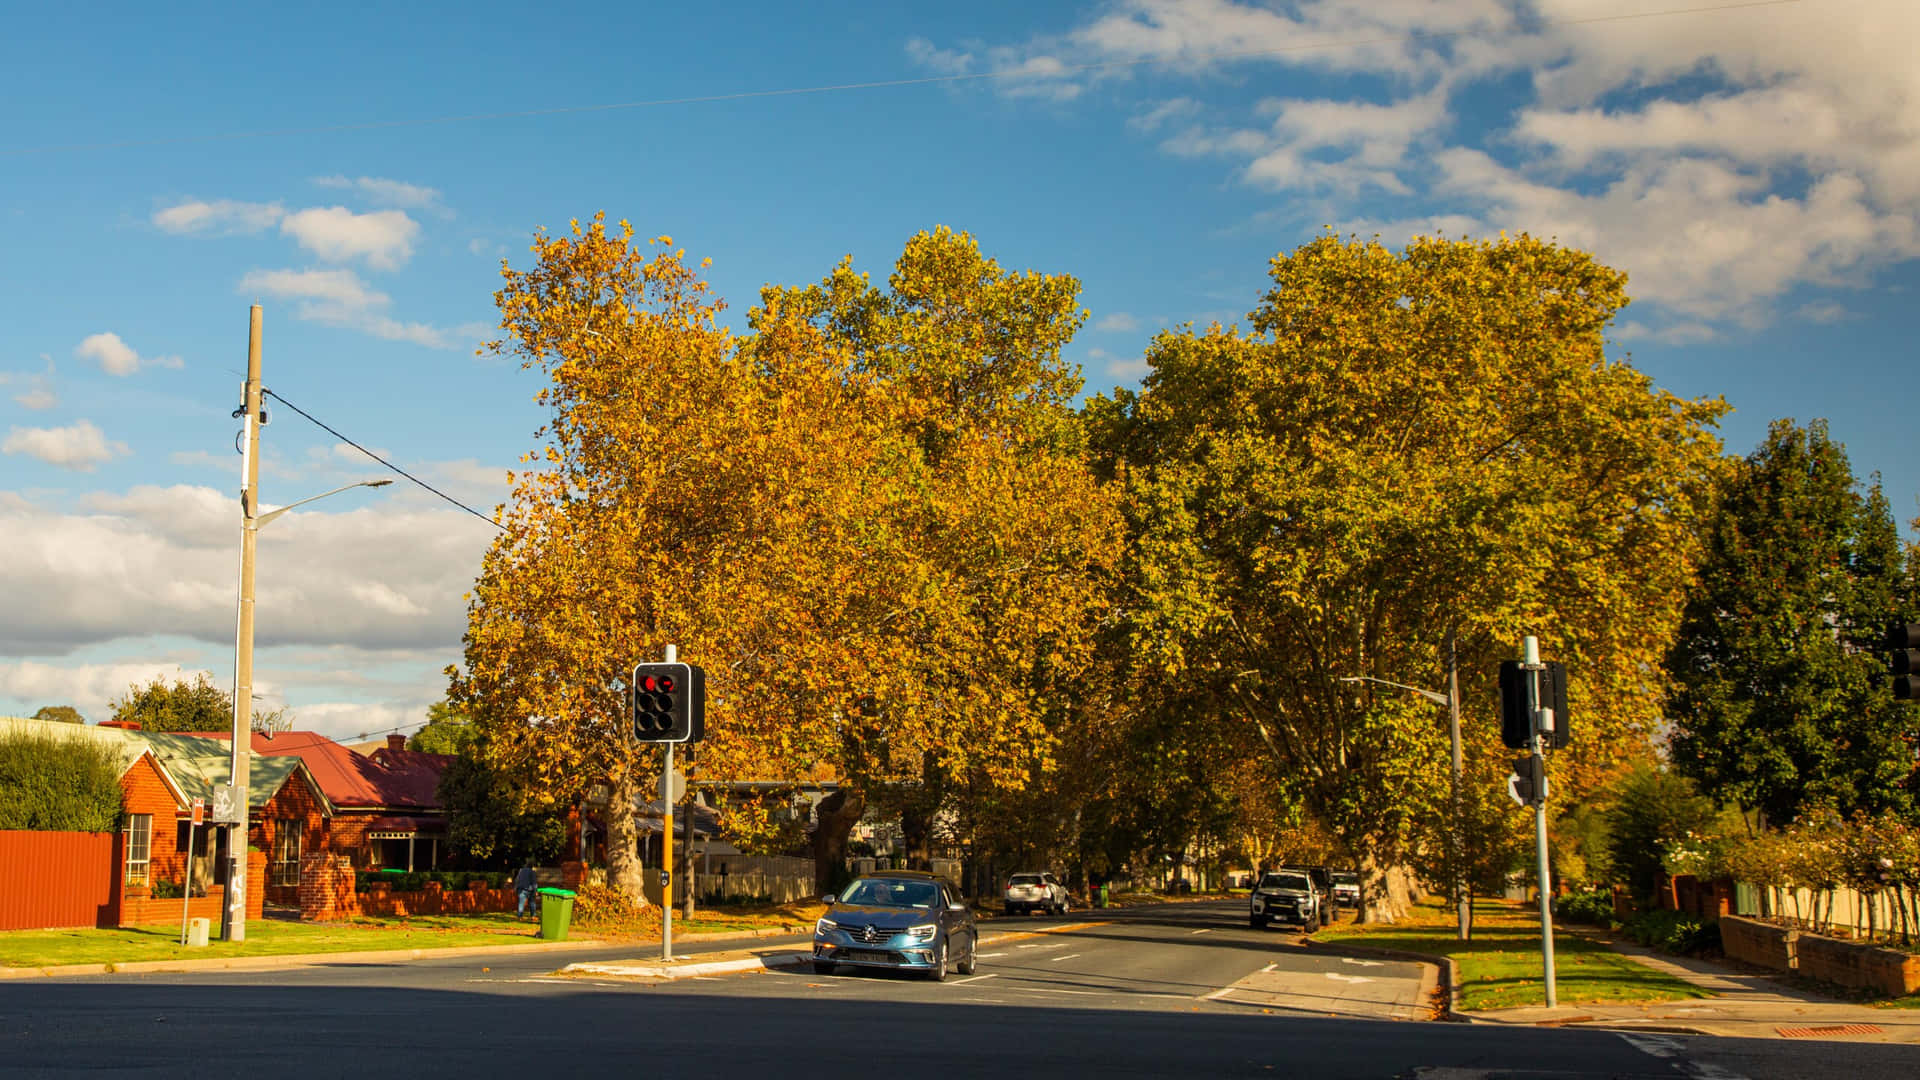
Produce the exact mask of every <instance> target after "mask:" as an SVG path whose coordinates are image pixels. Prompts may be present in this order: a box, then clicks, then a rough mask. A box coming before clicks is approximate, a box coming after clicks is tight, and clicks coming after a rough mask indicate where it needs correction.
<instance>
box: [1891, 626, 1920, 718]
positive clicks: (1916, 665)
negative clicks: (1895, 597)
mask: <svg viewBox="0 0 1920 1080" xmlns="http://www.w3.org/2000/svg"><path fill="white" fill-rule="evenodd" d="M1887 648H1888V650H1890V651H1889V652H1888V654H1887V674H1888V675H1890V676H1892V677H1893V696H1894V697H1896V698H1899V699H1900V700H1901V701H1914V700H1920V623H1910V622H1896V623H1894V624H1893V625H1892V626H1890V627H1888V628H1887Z"/></svg>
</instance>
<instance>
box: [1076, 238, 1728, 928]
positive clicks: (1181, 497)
mask: <svg viewBox="0 0 1920 1080" xmlns="http://www.w3.org/2000/svg"><path fill="white" fill-rule="evenodd" d="M1270 274H1271V278H1272V282H1273V288H1272V289H1271V290H1270V291H1269V292H1268V293H1267V294H1266V295H1265V296H1264V297H1263V298H1262V301H1261V303H1260V306H1259V307H1258V308H1257V309H1256V310H1255V311H1253V312H1252V314H1251V315H1250V321H1251V324H1252V326H1251V330H1241V329H1237V328H1223V327H1220V326H1217V325H1216V326H1213V327H1211V328H1208V329H1204V330H1198V329H1194V328H1191V327H1189V328H1185V329H1180V330H1175V331H1170V332H1166V333H1163V334H1161V335H1160V336H1159V337H1157V338H1156V339H1155V340H1154V342H1153V344H1152V345H1151V347H1150V348H1149V350H1148V354H1147V359H1148V361H1149V364H1150V367H1151V371H1150V373H1149V374H1148V375H1147V377H1146V379H1145V380H1144V383H1143V386H1142V389H1141V390H1140V391H1139V392H1137V393H1135V392H1130V391H1126V390H1116V391H1115V392H1114V393H1113V394H1112V395H1111V396H1108V397H1100V398H1096V399H1094V400H1092V401H1090V402H1089V404H1088V407H1087V413H1088V416H1089V419H1090V421H1091V423H1092V425H1093V427H1094V429H1095V431H1096V433H1097V434H1096V436H1095V444H1096V446H1097V447H1099V449H1100V451H1101V453H1102V454H1103V456H1104V461H1105V466H1104V467H1105V469H1106V470H1107V474H1108V475H1110V476H1111V477H1112V479H1113V481H1114V483H1116V484H1117V485H1119V486H1120V487H1121V488H1122V489H1123V490H1124V491H1125V492H1126V496H1127V502H1128V508H1127V512H1128V515H1129V520H1130V525H1131V531H1132V536H1133V543H1132V557H1131V565H1130V570H1129V578H1130V597H1129V604H1128V610H1129V615H1130V618H1129V631H1130V634H1131V641H1132V654H1133V656H1134V664H1135V666H1136V669H1137V671H1138V672H1139V673H1140V678H1139V679H1137V680H1136V684H1137V685H1142V686H1154V685H1160V684H1168V683H1171V684H1177V685H1179V686H1180V687H1181V688H1182V691H1181V692H1182V693H1183V694H1198V695H1201V696H1203V697H1204V698H1205V699H1206V700H1207V701H1208V702H1209V704H1210V707H1209V708H1207V709H1205V710H1199V711H1196V712H1194V713H1193V714H1192V718H1193V719H1192V722H1194V723H1196V724H1198V723H1225V724H1229V725H1236V726H1239V727H1241V728H1243V729H1245V730H1246V731H1248V732H1249V733H1250V734H1251V736H1252V737H1253V738H1254V739H1255V740H1256V741H1257V743H1258V745H1260V746H1262V747H1263V748H1264V752H1266V753H1268V754H1270V755H1271V756H1272V757H1273V758H1274V759H1275V760H1276V762H1277V764H1278V767H1279V768H1281V769H1283V770H1285V771H1286V772H1288V773H1289V774H1290V775H1293V776H1297V777H1298V778H1299V779H1300V782H1301V783H1302V785H1303V790H1304V798H1305V804H1306V807H1307V809H1308V812H1309V813H1311V814H1312V815H1313V816H1314V817H1316V818H1317V819H1319V820H1321V821H1324V822H1325V823H1326V824H1327V826H1328V827H1329V828H1330V829H1332V830H1333V832H1334V833H1335V835H1336V837H1337V838H1338V839H1339V841H1340V842H1341V844H1342V846H1343V847H1345V848H1346V849H1347V850H1348V851H1350V852H1353V853H1355V854H1356V855H1357V856H1358V857H1359V858H1360V860H1361V861H1362V868H1363V870H1364V871H1365V872H1366V876H1367V879H1368V896H1369V901H1370V906H1369V907H1368V909H1367V911H1366V915H1365V917H1367V918H1393V917H1395V916H1396V915H1397V913H1398V910H1399V908H1400V907H1401V906H1402V905H1403V904H1404V902H1405V900H1406V897H1407V892H1406V886H1407V875H1406V874H1405V873H1404V870H1403V869H1402V868H1404V866H1405V865H1406V864H1407V863H1408V861H1409V854H1410V850H1411V847H1412V845H1413V844H1415V843H1416V842H1417V833H1418V831H1419V827H1420V824H1421V822H1423V821H1433V820H1445V817H1446V815H1447V813H1448V808H1447V800H1446V792H1447V779H1446V766H1445V762H1446V761H1447V757H1448V753H1447V737H1446V733H1445V727H1444V723H1445V720H1444V717H1443V716H1439V715H1437V714H1436V711H1435V710H1434V709H1433V708H1432V707H1431V706H1430V705H1427V704H1425V703H1422V702H1420V701H1418V700H1417V699H1414V700H1410V698H1411V695H1407V694H1405V693H1403V692H1400V691H1390V690H1385V689H1380V688H1377V687H1375V686H1374V684H1370V683H1369V684H1352V683H1343V682H1341V681H1339V680H1340V679H1341V678H1342V677H1345V676H1353V675H1371V676H1375V677H1379V678H1387V679H1392V680H1394V681H1399V682H1407V683H1415V684H1419V683H1424V684H1426V685H1429V686H1432V685H1439V683H1440V681H1441V679H1442V678H1443V671H1442V666H1441V660H1440V658H1441V656H1442V655H1443V653H1442V645H1443V642H1444V640H1445V637H1446V635H1447V633H1448V632H1449V631H1450V630H1451V631H1452V632H1454V633H1455V634H1457V635H1458V639H1459V642H1460V662H1461V670H1462V672H1463V675H1464V677H1463V680H1462V682H1463V685H1462V692H1463V696H1464V700H1465V701H1466V702H1467V709H1466V724H1465V728H1466V738H1467V740H1468V746H1469V748H1470V753H1472V754H1474V755H1492V754H1497V753H1499V750H1498V748H1497V746H1496V740H1495V738H1494V735H1493V729H1494V728H1495V727H1496V726H1497V725H1496V723H1495V709H1496V707H1495V702H1496V700H1497V692H1496V690H1495V688H1494V685H1493V682H1492V674H1493V671H1494V667H1495V664H1496V662H1497V661H1498V660H1499V659H1502V658H1506V657H1510V656H1512V655H1513V654H1514V651H1515V649H1516V647H1517V643H1518V641H1519V640H1520V638H1521V637H1522V636H1524V635H1527V634H1533V635H1535V636H1538V637H1539V638H1540V639H1541V641H1542V643H1543V649H1544V650H1545V653H1546V655H1547V656H1548V657H1550V658H1553V659H1558V660H1562V661H1564V662H1566V664H1567V666H1568V670H1569V672H1570V673H1571V677H1572V683H1573V685H1572V693H1571V695H1570V696H1571V701H1570V708H1571V709H1572V710H1573V712H1574V715H1575V716H1576V717H1578V721H1577V723H1576V726H1575V727H1574V731H1575V739H1574V745H1573V746H1572V747H1571V748H1570V750H1569V751H1565V752H1562V753H1561V754H1560V755H1556V760H1555V762H1554V773H1555V775H1554V782H1555V785H1556V790H1558V791H1560V792H1562V793H1563V794H1564V795H1568V796H1574V797H1577V796H1578V794H1579V793H1580V792H1581V791H1582V790H1583V789H1584V788H1585V787H1587V786H1590V785H1591V784H1592V783H1594V782H1596V778H1597V777H1598V776H1601V775H1604V774H1606V773H1607V772H1608V771H1609V770H1612V769H1615V768H1617V767H1618V764H1619V762H1620V761H1621V760H1623V759H1625V758H1629V757H1631V756H1633V755H1634V754H1636V753H1642V752H1643V751H1640V750H1637V749H1636V747H1639V746H1643V745H1644V735H1645V733H1646V732H1647V731H1648V730H1649V729H1650V727H1651V726H1652V725H1653V723H1654V722H1655V720H1656V718H1657V717H1658V715H1659V701H1658V697H1657V687H1654V686H1652V685H1650V680H1648V679H1647V678H1646V676H1645V672H1646V670H1648V668H1650V667H1652V666H1653V665H1655V664H1657V662H1658V659H1659V657H1660V655H1661V653H1662V652H1663V650H1664V647H1665V643H1666V642H1667V641H1668V640H1669V639H1670V637H1671V635H1672V632H1673V628H1674V626H1675V624H1676V622H1677V620H1678V615H1679V610H1678V609H1679V600H1678V598H1679V597H1680V596H1682V595H1683V594H1684V591H1685V585H1686V583H1687V582H1688V580H1689V578H1690V575H1691V573H1692V568H1693V559H1694V555H1695V551H1696V549H1697V540H1696V532H1695V526H1696V523H1697V520H1698V519H1699V517H1700V515H1701V514H1703V513H1704V511H1705V509H1706V507H1707V504H1708V497H1709V494H1710V485H1709V482H1708V481H1709V479H1710V477H1711V475H1712V473H1713V471H1714V469H1715V468H1716V467H1717V465H1716V463H1717V461H1718V445H1717V442H1716V440H1715V438H1714V437H1713V434H1712V432H1711V428H1712V425H1713V424H1714V423H1715V421H1716V419H1717V417H1718V416H1719V415H1720V413H1721V411H1722V409H1723V406H1722V405H1721V404H1720V403H1719V402H1718V401H1704V400H1703V401H1685V400H1681V399H1678V398H1675V397H1674V396H1673V395H1671V394H1668V393H1665V392H1663V391H1660V390H1658V389H1657V388H1655V387H1654V386H1653V385H1652V383H1651V381H1650V380H1649V379H1648V378H1647V377H1646V376H1645V375H1643V374H1641V373H1640V372H1639V371H1637V370H1635V369H1634V368H1633V367H1632V366H1630V365H1629V364H1627V363H1626V362H1624V361H1622V360H1619V359H1615V358H1610V357H1608V356H1607V355H1606V354H1605V351H1604V348H1603V333H1604V330H1605V327H1606V326H1607V324H1608V322H1609V321H1610V320H1611V319H1612V318H1613V316H1614V314H1615V313H1616V312H1617V311H1618V310H1619V309H1620V308H1621V307H1622V306H1623V305H1624V304H1625V303H1626V302H1627V298H1626V294H1625V277H1624V275H1622V274H1620V273H1619V272H1617V271H1614V270H1611V269H1609V268H1607V267H1605V266H1602V265H1601V264H1599V263H1598V262H1596V261H1595V260H1594V259H1593V258H1592V257H1591V256H1589V255H1587V254H1586V253H1584V252H1580V251H1576V250H1573V249H1569V248H1564V247H1560V246H1557V245H1555V244H1551V243H1546V242H1542V241H1539V240H1536V239H1533V238H1531V237H1527V236H1521V237H1518V238H1502V239H1500V240H1499V241H1497V242H1471V241H1466V240H1461V241H1449V240H1444V239H1416V240H1414V241H1413V242H1412V243H1410V244H1409V245H1408V246H1407V247H1406V248H1405V250H1403V251H1400V252H1394V251H1391V250H1389V249H1387V248H1385V247H1383V246H1382V245H1380V244H1378V243H1375V242H1362V241H1358V240H1355V241H1342V240H1340V239H1339V238H1336V237H1333V236H1323V237H1321V238H1319V239H1317V240H1315V241H1313V242H1311V243H1309V244H1307V245H1305V246H1303V247H1301V248H1300V249H1299V250H1297V251H1294V252H1292V253H1287V254H1282V255H1280V256H1278V257H1276V258H1275V259H1274V260H1273V262H1272V266H1271V271H1270ZM1160 676H1165V677H1164V678H1160Z"/></svg>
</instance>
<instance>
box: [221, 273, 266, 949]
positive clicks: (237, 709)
mask: <svg viewBox="0 0 1920 1080" xmlns="http://www.w3.org/2000/svg"><path fill="white" fill-rule="evenodd" d="M241 408H243V409H245V410H246V419H245V425H246V426H245V427H244V428H242V429H241V438H242V440H243V444H242V445H243V447H244V448H243V449H242V450H241V458H240V472H241V485H242V486H241V489H240V619H239V627H238V630H237V632H236V635H235V636H236V639H237V640H236V641H235V643H234V651H233V652H234V657H233V665H234V668H233V763H232V780H231V784H232V788H233V801H234V811H233V812H234V814H236V815H238V823H237V824H235V823H234V822H232V821H229V822H228V823H227V825H226V826H225V828H226V833H227V909H226V912H225V918H224V919H223V920H222V921H221V925H220V939H221V940H222V941H245V940H246V939H247V815H248V812H249V807H248V805H247V804H248V799H247V787H248V781H249V773H250V772H251V766H252V754H251V750H252V746H251V742H252V731H251V728H252V724H251V721H252V718H253V561H254V553H255V550H256V548H257V545H258V543H259V539H260V523H259V521H258V515H259V512H260V305H259V304H255V305H253V307H252V308H250V309H249V311H248V315H247V386H246V396H245V399H244V401H243V403H242V405H241Z"/></svg>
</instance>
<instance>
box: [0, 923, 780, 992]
mask: <svg viewBox="0 0 1920 1080" xmlns="http://www.w3.org/2000/svg"><path fill="white" fill-rule="evenodd" d="M802 929H804V928H803V927H793V926H776V927H768V928H767V929H764V930H733V931H724V932H720V933H714V934H693V935H686V936H678V937H676V938H675V940H676V941H680V942H685V943H689V944H692V943H698V942H708V941H747V940H754V939H758V938H766V937H781V936H784V935H787V934H794V933H799V932H800V931H801V930H802ZM614 944H615V943H614V942H610V941H604V940H601V939H597V938H577V939H573V940H569V941H524V942H515V943H513V944H506V945H456V946H451V947H448V948H444V949H431V948H427V949H359V950H355V951H352V952H320V953H281V954H274V955H267V956H223V957H210V958H208V959H205V960H197V959H195V960H188V959H180V960H129V961H120V962H115V963H105V964H61V965H57V966H52V967H0V980H5V979H40V978H64V977H69V976H75V975H144V974H153V973H156V972H192V971H273V970H276V969H280V968H296V967H319V966H323V965H326V964H405V963H411V962H413V961H415V960H434V959H439V958H441V957H455V956H512V955H515V954H519V953H534V952H574V951H585V950H587V949H605V948H610V947H612V946H613V945H614Z"/></svg>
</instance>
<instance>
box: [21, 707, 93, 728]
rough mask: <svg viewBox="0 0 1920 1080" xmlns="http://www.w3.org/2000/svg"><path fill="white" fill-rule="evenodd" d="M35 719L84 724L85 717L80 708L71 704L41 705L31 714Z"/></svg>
mask: <svg viewBox="0 0 1920 1080" xmlns="http://www.w3.org/2000/svg"><path fill="white" fill-rule="evenodd" d="M33 718H34V719H35V720H52V721H54V722H56V723H61V724H84V723H86V722H87V718H86V717H84V716H82V715H80V710H79V709H76V708H74V707H73V706H71V705H42V706H40V708H39V709H37V710H35V712H34V714H33Z"/></svg>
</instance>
